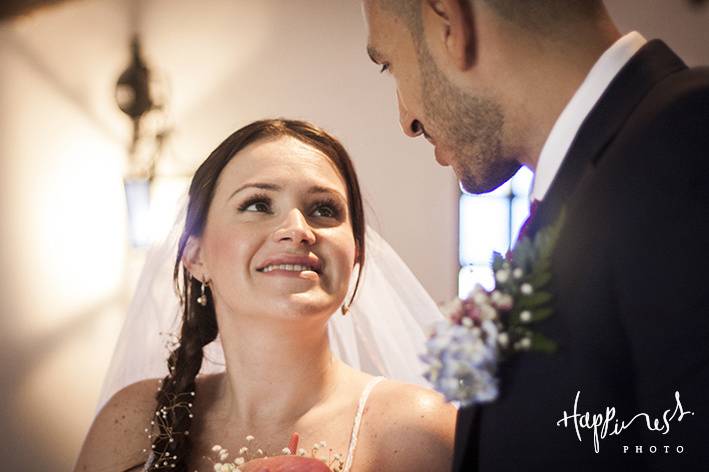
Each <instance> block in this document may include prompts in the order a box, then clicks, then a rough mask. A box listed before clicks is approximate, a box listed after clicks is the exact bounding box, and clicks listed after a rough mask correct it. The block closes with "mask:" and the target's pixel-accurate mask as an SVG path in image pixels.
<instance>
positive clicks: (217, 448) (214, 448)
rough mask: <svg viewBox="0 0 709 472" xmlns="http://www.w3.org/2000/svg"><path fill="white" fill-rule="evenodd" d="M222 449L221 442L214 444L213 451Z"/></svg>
mask: <svg viewBox="0 0 709 472" xmlns="http://www.w3.org/2000/svg"><path fill="white" fill-rule="evenodd" d="M221 450H222V447H221V446H220V445H219V444H215V445H214V446H212V451H214V452H219V451H221Z"/></svg>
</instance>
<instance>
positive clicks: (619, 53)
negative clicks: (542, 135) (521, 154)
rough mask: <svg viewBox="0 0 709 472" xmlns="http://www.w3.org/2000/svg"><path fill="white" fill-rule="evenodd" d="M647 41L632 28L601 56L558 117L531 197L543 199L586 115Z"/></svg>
mask: <svg viewBox="0 0 709 472" xmlns="http://www.w3.org/2000/svg"><path fill="white" fill-rule="evenodd" d="M646 42H647V40H646V39H645V38H644V37H643V36H642V35H641V34H640V33H638V32H636V31H633V32H631V33H628V34H626V35H625V36H623V37H622V38H620V39H618V40H617V41H616V42H615V43H613V45H612V46H611V47H610V48H608V49H607V50H606V51H605V52H604V53H603V54H602V55H601V57H599V58H598V60H597V61H596V63H595V64H594V65H593V67H592V68H591V70H590V71H589V72H588V75H586V78H585V79H584V80H583V82H582V83H581V86H580V87H579V88H578V90H576V93H575V94H574V96H573V97H571V100H569V103H567V104H566V107H565V108H564V110H563V111H562V112H561V114H560V115H559V118H557V120H556V123H554V126H553V127H552V129H551V133H549V136H548V137H547V140H546V142H545V143H544V146H543V147H542V152H541V154H539V160H538V161H537V168H536V171H535V173H534V182H533V184H532V194H531V198H532V200H543V199H544V196H545V195H546V193H547V191H548V190H549V187H551V184H552V182H553V180H554V177H555V176H556V174H557V172H558V170H559V167H561V163H562V161H563V160H564V156H566V153H567V152H568V150H569V147H571V143H572V142H573V140H574V138H575V137H576V133H577V132H578V130H579V128H581V124H582V123H583V121H584V120H585V119H586V116H587V115H588V114H589V113H590V112H591V109H593V107H594V105H595V104H596V102H597V101H598V99H599V98H601V95H603V92H605V90H606V88H608V85H609V84H610V83H611V81H612V80H613V78H614V77H615V76H616V75H617V74H618V72H620V70H621V69H622V68H623V66H624V65H625V64H626V63H627V62H628V61H629V60H630V58H631V57H633V55H634V54H635V53H636V52H637V51H638V50H639V49H640V48H641V47H642V46H643V45H644V44H645V43H646Z"/></svg>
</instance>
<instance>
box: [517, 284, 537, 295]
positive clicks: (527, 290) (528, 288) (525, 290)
mask: <svg viewBox="0 0 709 472" xmlns="http://www.w3.org/2000/svg"><path fill="white" fill-rule="evenodd" d="M519 289H520V291H521V292H522V293H523V294H525V295H531V294H532V292H534V289H533V288H532V286H531V285H530V284H528V283H524V284H522V286H521V287H520V288H519Z"/></svg>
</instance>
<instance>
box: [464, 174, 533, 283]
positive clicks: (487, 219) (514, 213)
mask: <svg viewBox="0 0 709 472" xmlns="http://www.w3.org/2000/svg"><path fill="white" fill-rule="evenodd" d="M532 176H533V174H532V172H531V171H529V170H528V169H527V168H526V167H522V168H520V170H519V171H518V172H517V174H515V176H514V177H513V178H512V179H510V181H508V182H507V183H505V184H504V185H502V186H500V187H498V188H497V189H495V190H494V191H492V192H490V193H486V194H482V195H469V194H461V196H460V207H459V210H460V211H459V215H460V226H459V227H460V233H459V241H460V245H459V261H460V266H461V268H460V271H459V272H458V296H460V297H465V296H467V295H468V293H470V291H471V290H472V289H473V287H474V286H475V284H478V283H479V284H481V285H482V286H483V287H485V288H487V289H491V288H492V287H493V285H494V279H493V276H492V270H491V269H490V259H491V256H492V253H493V251H497V252H500V253H502V254H504V253H506V252H507V251H508V250H509V248H510V246H511V245H513V244H514V241H515V240H516V239H517V234H518V233H519V229H520V227H521V226H522V223H524V221H525V220H526V219H527V216H528V215H529V193H530V190H531V186H532Z"/></svg>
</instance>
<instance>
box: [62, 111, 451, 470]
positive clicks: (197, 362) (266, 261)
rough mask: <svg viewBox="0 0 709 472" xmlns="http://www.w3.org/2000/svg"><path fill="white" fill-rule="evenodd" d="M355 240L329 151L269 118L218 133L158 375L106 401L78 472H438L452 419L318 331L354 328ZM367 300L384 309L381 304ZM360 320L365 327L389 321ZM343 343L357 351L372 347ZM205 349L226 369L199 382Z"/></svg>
mask: <svg viewBox="0 0 709 472" xmlns="http://www.w3.org/2000/svg"><path fill="white" fill-rule="evenodd" d="M365 241H367V242H369V236H367V237H366V238H365V223H364V211H363V206H362V200H361V196H360V190H359V184H358V182H357V177H356V175H355V172H354V169H353V166H352V163H351V162H350V159H349V157H348V155H347V153H346V151H345V150H344V148H343V147H342V146H341V144H340V143H339V142H338V141H337V140H335V139H334V138H333V137H331V136H330V135H329V134H327V133H325V132H324V131H322V130H320V129H319V128H316V127H314V126H313V125H311V124H308V123H305V122H300V121H292V120H280V119H279V120H264V121H258V122H254V123H252V124H250V125H248V126H246V127H244V128H242V129H240V130H238V131H236V132H235V133H233V134H232V135H231V136H229V137H228V138H227V139H226V140H225V141H224V142H223V143H222V144H221V145H220V146H219V147H217V149H216V150H215V151H214V152H212V154H211V155H210V156H209V158H208V159H207V160H206V161H205V162H204V163H203V164H202V165H201V166H200V167H199V169H198V170H197V172H196V174H195V176H194V178H193V180H192V183H191V186H190V190H189V203H188V206H187V215H186V222H185V227H184V230H183V232H182V235H181V236H180V238H179V244H178V251H177V259H176V263H175V267H174V282H175V285H176V286H177V287H179V290H180V302H181V311H182V320H181V333H180V337H179V341H178V342H176V343H175V344H174V346H173V350H172V352H171V353H170V356H169V359H168V362H167V364H168V370H167V371H166V372H169V373H168V374H167V375H166V376H165V377H164V378H163V379H162V380H157V379H147V378H146V379H144V380H141V381H138V382H135V383H132V384H131V385H129V386H127V387H125V388H122V389H121V390H120V391H118V392H117V393H115V394H114V395H113V396H112V397H111V398H110V400H109V401H108V402H107V403H106V404H105V405H104V407H103V408H102V409H101V411H100V412H99V414H98V415H97V417H96V419H95V420H94V423H93V425H92V426H91V429H90V431H89V433H88V436H87V438H86V441H85V443H84V446H83V448H82V451H81V453H80V456H79V459H78V463H77V465H76V469H75V470H77V471H85V470H86V471H140V470H174V471H190V472H191V471H194V470H225V471H226V470H242V471H249V472H251V471H252V470H261V471H266V470H270V471H271V472H275V471H278V470H312V471H316V470H331V469H332V470H337V471H348V470H350V469H351V470H355V471H357V472H367V471H390V472H395V471H407V472H410V471H418V470H421V471H439V470H440V471H447V470H449V469H450V467H451V457H452V447H453V434H454V427H455V409H454V407H453V406H451V405H450V404H448V403H446V402H445V401H444V400H443V398H442V397H441V396H440V395H438V394H437V393H435V392H433V391H431V390H429V389H427V388H424V387H420V386H416V385H413V384H410V383H404V382H399V381H395V380H391V379H386V380H385V379H383V378H382V377H379V376H373V375H370V374H367V373H364V372H363V371H360V370H358V369H356V368H353V367H352V366H350V365H347V364H346V363H344V362H343V361H342V360H341V359H343V358H346V357H347V355H346V353H343V352H340V353H339V354H340V355H337V356H336V355H334V354H333V349H332V344H333V339H332V338H333V337H337V336H333V332H332V329H333V328H332V325H333V322H332V321H331V322H329V320H330V318H331V317H332V318H333V321H335V322H339V321H340V320H348V318H349V322H350V323H355V322H361V319H356V317H357V316H363V317H364V316H367V315H363V314H362V313H361V311H357V310H355V308H356V306H357V303H356V301H355V302H354V305H353V306H352V310H350V304H352V303H353V301H354V300H356V297H355V295H356V293H357V286H358V285H359V283H360V280H359V278H360V276H361V275H362V270H363V267H365V254H366V251H365V249H366V248H365ZM355 268H356V269H357V270H355ZM353 272H354V274H355V276H356V279H355V281H354V282H353V283H351V281H350V278H351V275H352V274H353ZM370 285H371V284H370ZM351 287H353V289H352V290H348V289H349V288H351ZM363 288H367V285H366V284H365V285H364V286H363ZM348 291H349V292H351V296H350V297H347V295H348ZM346 298H348V300H347V301H345V299H346ZM379 303H380V304H379V306H376V308H380V307H382V308H384V307H386V296H384V297H381V298H380V300H379ZM338 309H339V310H338ZM369 312H370V313H369V315H368V316H370V317H371V318H372V319H373V320H375V321H376V322H384V321H385V320H386V318H387V317H388V316H389V313H388V310H386V309H384V310H371V309H369ZM340 313H341V314H340ZM342 315H345V316H344V317H343V316H342ZM334 318H336V319H334ZM377 320H379V321H377ZM343 322H344V321H343ZM353 332H356V334H355V335H354V337H355V338H356V339H355V341H354V342H353V344H354V345H355V346H359V348H360V349H366V348H367V346H366V345H367V343H371V342H372V339H371V337H376V336H375V335H376V333H373V334H372V336H367V335H366V333H363V330H362V329H360V328H358V329H356V330H355V331H353ZM397 334H398V336H399V337H402V338H403V337H405V336H407V333H406V332H405V331H403V332H400V333H396V332H395V333H394V334H393V335H392V336H390V338H391V339H387V340H384V341H383V344H389V345H390V348H391V349H392V352H394V353H395V352H396V344H397V343H398V342H399V341H398V340H397ZM128 341H129V342H128V344H127V346H128V347H129V349H130V346H131V344H130V340H128ZM380 342H381V341H380ZM402 342H403V341H402ZM214 343H218V344H220V349H221V350H223V359H224V364H225V369H221V371H219V372H217V373H206V374H205V373H204V369H203V367H204V366H203V358H204V357H205V354H204V352H205V347H207V346H208V345H213V344H214ZM138 346H139V341H138V340H136V342H135V348H136V350H139V347H138ZM340 351H342V349H340ZM139 354H140V353H138V355H139ZM343 354H344V355H343ZM146 359H147V358H146ZM384 361H386V359H384ZM384 361H383V362H384ZM146 362H147V360H146ZM375 363H376V362H374V361H373V362H372V364H375ZM205 364H206V363H205ZM357 367H364V366H357ZM404 368H406V369H409V370H412V371H414V372H415V371H416V369H417V367H416V366H415V365H405V366H404ZM369 370H370V371H372V370H374V371H376V369H369ZM200 372H201V373H200ZM380 372H381V369H380ZM198 374H199V375H198ZM294 433H295V434H294ZM311 445H313V446H312V447H311ZM286 446H287V449H286V448H285V447H286ZM355 452H356V454H355ZM227 454H229V455H227ZM265 456H270V457H268V458H265ZM274 456H279V457H274ZM219 463H224V464H226V463H229V464H231V465H229V466H227V465H223V466H221V465H217V464H219ZM237 466H238V467H239V469H236V467H237ZM323 466H324V467H325V468H324V469H322V467H323ZM288 467H290V468H288ZM298 467H300V468H298Z"/></svg>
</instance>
